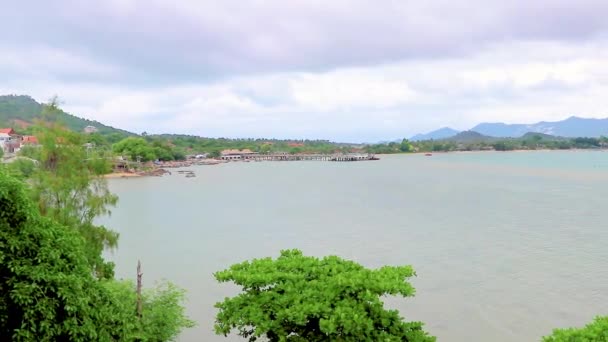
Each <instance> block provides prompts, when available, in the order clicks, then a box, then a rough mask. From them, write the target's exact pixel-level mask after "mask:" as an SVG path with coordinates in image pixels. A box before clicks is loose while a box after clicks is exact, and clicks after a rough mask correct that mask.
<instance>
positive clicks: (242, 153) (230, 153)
mask: <svg viewBox="0 0 608 342" xmlns="http://www.w3.org/2000/svg"><path fill="white" fill-rule="evenodd" d="M258 155H259V153H258V152H253V151H251V150H250V149H248V148H246V149H243V150H223V151H222V153H221V156H220V159H222V160H244V159H253V158H254V157H256V156H258Z"/></svg>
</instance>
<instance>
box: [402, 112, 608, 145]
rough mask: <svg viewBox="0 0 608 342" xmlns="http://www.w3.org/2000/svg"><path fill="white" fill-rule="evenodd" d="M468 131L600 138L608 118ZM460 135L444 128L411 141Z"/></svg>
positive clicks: (483, 126) (492, 126)
mask: <svg viewBox="0 0 608 342" xmlns="http://www.w3.org/2000/svg"><path fill="white" fill-rule="evenodd" d="M468 131H473V132H477V133H480V134H481V135H484V136H488V137H498V138H509V137H510V138H519V137H521V136H523V135H524V134H526V133H529V132H534V133H543V134H548V135H552V136H559V137H571V138H574V137H590V138H598V137H600V136H606V135H608V118H607V119H585V118H579V117H576V116H572V117H569V118H567V119H565V120H562V121H555V122H546V121H541V122H538V123H535V124H505V123H501V122H496V123H480V124H478V125H477V126H475V127H473V128H471V129H470V130H468ZM458 133H460V132H459V131H457V130H454V129H451V128H449V127H444V128H440V129H438V130H435V131H432V132H429V133H426V134H416V135H414V136H413V137H412V138H411V140H413V141H420V140H431V139H433V140H438V139H446V138H451V137H454V136H456V135H457V134H458Z"/></svg>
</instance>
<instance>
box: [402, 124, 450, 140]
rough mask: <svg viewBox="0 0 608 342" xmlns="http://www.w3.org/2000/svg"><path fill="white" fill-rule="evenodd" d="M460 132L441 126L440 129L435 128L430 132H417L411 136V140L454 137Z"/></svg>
mask: <svg viewBox="0 0 608 342" xmlns="http://www.w3.org/2000/svg"><path fill="white" fill-rule="evenodd" d="M458 133H460V131H457V130H455V129H451V128H449V127H443V128H440V129H438V130H435V131H432V132H429V133H426V134H416V135H414V136H413V137H411V138H410V140H412V141H420V140H431V139H432V140H439V139H445V138H450V137H453V136H455V135H456V134H458Z"/></svg>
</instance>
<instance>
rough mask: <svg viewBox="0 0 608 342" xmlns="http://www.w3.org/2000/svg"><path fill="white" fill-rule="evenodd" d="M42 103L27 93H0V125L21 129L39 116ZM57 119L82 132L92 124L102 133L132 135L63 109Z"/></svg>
mask: <svg viewBox="0 0 608 342" xmlns="http://www.w3.org/2000/svg"><path fill="white" fill-rule="evenodd" d="M42 107H43V106H42V104H40V103H38V102H36V100H34V99H33V98H31V97H30V96H27V95H0V127H11V128H14V129H15V130H17V131H19V130H23V129H24V128H26V127H27V126H28V125H31V124H33V123H34V121H35V120H36V119H39V118H40V117H41V113H42ZM59 120H60V121H61V123H62V124H64V125H65V126H66V127H67V128H69V129H71V130H73V131H78V132H82V131H83V130H84V128H85V127H87V126H94V127H96V128H97V131H98V132H99V133H100V134H102V135H109V134H112V133H118V134H122V135H133V133H130V132H127V131H125V130H122V129H118V128H114V127H110V126H106V125H104V124H102V123H100V122H97V121H92V120H87V119H83V118H79V117H77V116H74V115H72V114H68V113H66V112H64V111H61V112H60V113H59Z"/></svg>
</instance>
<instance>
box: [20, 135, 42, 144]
mask: <svg viewBox="0 0 608 342" xmlns="http://www.w3.org/2000/svg"><path fill="white" fill-rule="evenodd" d="M21 145H33V146H36V145H38V138H36V137H35V136H33V135H24V136H23V137H22V138H21Z"/></svg>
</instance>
